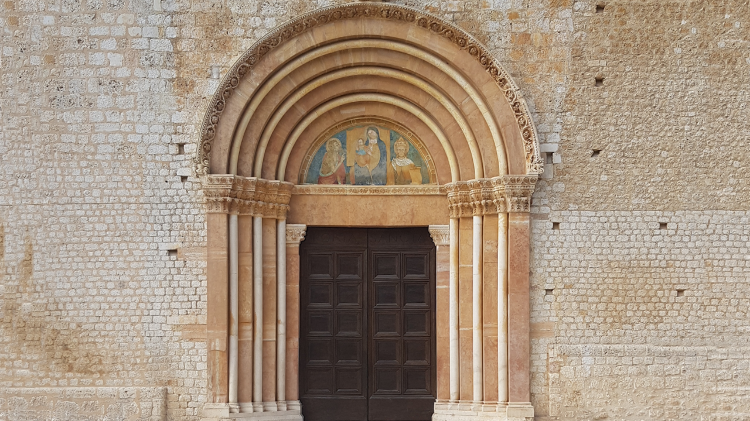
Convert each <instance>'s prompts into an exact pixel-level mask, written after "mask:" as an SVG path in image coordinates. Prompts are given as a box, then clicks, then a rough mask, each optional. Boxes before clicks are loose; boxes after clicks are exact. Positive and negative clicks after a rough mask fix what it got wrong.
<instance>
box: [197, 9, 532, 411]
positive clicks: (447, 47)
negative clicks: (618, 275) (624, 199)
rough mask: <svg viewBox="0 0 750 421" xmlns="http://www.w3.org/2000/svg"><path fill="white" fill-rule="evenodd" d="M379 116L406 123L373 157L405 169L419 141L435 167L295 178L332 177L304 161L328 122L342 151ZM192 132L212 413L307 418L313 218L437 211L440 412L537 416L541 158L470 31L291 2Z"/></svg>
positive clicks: (400, 218) (521, 113) (331, 220)
mask: <svg viewBox="0 0 750 421" xmlns="http://www.w3.org/2000/svg"><path fill="white" fill-rule="evenodd" d="M371 125H378V127H381V128H382V127H385V126H388V127H391V129H385V128H382V130H384V132H382V133H388V135H389V136H391V135H394V133H395V135H400V133H398V131H400V132H402V133H408V135H404V136H400V137H399V136H396V137H392V138H386V140H384V141H382V143H385V144H386V146H385V147H384V149H382V151H381V152H378V155H377V156H379V157H381V158H378V159H381V160H383V161H382V162H385V163H387V164H388V165H390V166H393V171H405V170H403V168H406V166H407V165H414V162H413V161H411V160H410V159H405V155H404V153H406V151H407V150H409V151H410V152H409V153H415V154H416V153H417V152H416V151H418V154H417V155H414V156H413V155H410V156H411V157H412V158H414V159H417V158H416V156H418V157H421V158H423V159H422V160H421V161H418V162H422V163H423V164H424V166H423V167H418V168H426V170H425V172H424V174H428V173H429V174H428V175H425V176H422V175H419V174H416V173H414V174H416V175H409V177H410V178H404V177H405V176H404V175H403V173H399V174H401V175H399V177H401V178H399V180H400V181H399V183H391V182H390V181H389V183H391V184H389V183H386V184H387V185H382V183H381V184H379V185H376V184H377V183H375V182H372V183H371V185H359V184H360V183H355V181H354V180H356V173H352V172H353V171H354V164H347V167H351V170H348V171H349V172H347V176H346V177H344V178H336V177H334V178H328V179H327V180H333V179H335V180H336V182H337V183H339V185H330V184H328V185H326V184H312V183H311V184H304V183H303V180H313V179H315V180H318V182H319V183H321V181H320V180H322V179H326V178H325V177H329V176H330V174H331V173H330V172H325V171H323V170H322V168H323V167H322V163H321V161H320V159H321V158H316V159H319V160H318V161H316V162H318V164H317V168H318V169H316V170H314V172H312V174H315V175H314V176H313V177H307V174H308V173H309V172H310V168H312V167H311V166H310V163H311V162H312V160H313V156H317V157H321V156H323V158H322V159H323V160H325V156H326V154H327V153H328V152H327V150H325V151H324V150H323V149H321V148H325V147H327V146H326V145H327V144H328V140H331V139H332V136H343V137H342V138H341V140H339V141H334V142H333V143H332V145H334V146H333V149H334V150H337V152H336V153H338V154H339V155H336V157H337V159H339V161H337V162H338V165H339V166H341V165H342V164H341V162H342V161H341V160H345V159H351V158H346V157H345V153H349V154H350V156H351V154H354V153H355V151H353V148H354V146H351V145H353V144H355V143H357V141H355V140H358V141H361V140H362V139H357V136H358V135H356V136H355V135H352V136H354V137H353V138H352V139H351V140H352V142H348V141H347V139H348V136H349V131H348V130H349V129H351V132H352V133H354V132H356V130H361V133H367V135H369V134H370V132H371V130H370V129H371ZM355 126H356V127H355ZM360 126H361V127H360ZM362 127H364V128H366V130H365V129H364V128H362ZM339 129H341V130H339ZM378 130H381V129H376V130H374V132H375V133H376V134H377V132H378ZM342 133H344V134H342ZM357 133H359V132H357ZM379 136H380V135H379V134H378V139H380V138H379ZM326 138H327V139H326ZM404 139H408V141H407V140H404ZM199 141H200V145H199V148H198V152H197V154H196V157H195V158H194V163H195V170H196V174H197V175H198V176H200V177H201V179H202V180H203V191H204V194H205V197H206V199H207V205H208V206H207V208H208V215H207V236H208V240H207V244H208V245H207V249H208V250H207V256H208V259H207V263H208V265H207V266H208V269H207V278H208V288H207V296H208V298H207V301H208V303H207V335H208V364H207V374H208V384H207V389H208V397H207V400H206V404H205V406H204V416H205V417H207V418H216V417H228V416H229V413H232V412H234V413H239V414H246V415H243V416H239V418H243V417H245V418H248V419H254V418H253V417H256V415H257V414H258V413H264V415H257V417H256V418H257V419H284V420H297V419H301V407H300V401H299V399H300V389H299V388H300V385H299V384H298V383H297V381H298V377H297V373H298V370H299V367H300V365H299V361H298V355H299V349H298V346H299V338H300V332H299V326H300V325H299V316H300V314H299V305H300V297H299V274H300V267H299V264H300V263H299V262H300V260H299V259H300V257H299V243H300V241H302V240H303V239H304V235H305V229H306V228H305V227H306V226H307V225H314V226H321V227H334V226H339V227H407V226H411V227H428V226H429V232H430V234H431V236H432V238H433V240H434V242H435V245H436V252H435V256H436V257H435V259H436V261H437V262H438V263H437V269H436V275H435V276H436V277H437V281H436V283H437V285H438V286H437V288H438V289H437V291H438V292H437V293H436V298H435V306H436V307H435V308H436V309H437V313H436V331H437V332H438V333H437V335H438V336H437V338H438V339H437V342H436V343H437V345H436V347H437V348H436V351H435V360H436V367H437V368H436V370H437V371H436V373H437V374H436V379H437V380H436V384H437V386H436V388H435V391H434V392H435V393H434V397H435V398H436V401H435V403H434V414H435V417H434V418H433V419H434V420H450V419H457V418H460V419H468V418H466V417H477V419H483V418H482V417H484V416H486V415H487V413H492V412H496V413H502V414H503V415H501V416H493V419H508V418H523V417H529V416H533V408H532V407H531V404H530V403H529V402H530V380H529V376H530V372H529V364H530V362H529V343H530V340H529V314H528V312H529V295H528V294H529V291H528V290H529V288H528V281H529V280H528V276H529V275H528V274H529V270H528V266H529V262H528V257H529V247H530V241H529V234H530V226H529V222H530V218H529V211H530V207H531V195H532V192H533V190H534V186H535V183H536V179H537V176H538V174H539V173H541V172H542V160H541V159H540V153H539V145H538V142H537V135H536V131H535V128H534V125H533V123H532V120H531V118H530V115H529V111H528V109H527V106H526V104H525V102H524V100H523V98H522V97H521V94H520V91H519V89H518V87H517V86H516V85H515V84H514V83H513V81H512V80H511V78H510V77H509V75H508V73H507V71H506V70H505V69H504V68H503V67H502V66H501V65H500V63H498V61H497V60H496V59H495V58H494V57H492V55H491V54H490V53H489V52H488V51H487V50H486V48H484V47H483V46H482V45H481V44H480V43H479V42H477V41H476V40H475V39H474V38H473V37H472V36H471V35H470V34H468V33H466V32H465V31H463V30H462V29H460V28H457V27H455V26H453V25H451V24H450V23H447V22H445V21H443V20H441V19H439V18H437V17H435V16H432V15H430V14H427V13H424V12H422V11H419V10H416V9H412V8H409V7H404V6H397V5H390V4H384V3H375V2H357V3H352V4H348V5H343V6H336V7H329V8H323V9H319V10H317V11H314V12H311V13H308V14H305V15H303V16H300V17H297V18H294V19H292V20H290V21H289V22H288V23H286V24H284V25H282V26H280V27H279V28H277V29H275V30H274V31H272V32H271V33H270V34H268V35H267V36H265V37H264V38H262V39H261V40H260V41H258V42H257V43H256V44H255V45H254V46H253V47H252V48H250V49H249V50H248V51H246V52H245V53H244V54H243V55H242V56H241V57H240V58H239V59H238V60H237V61H236V62H235V63H234V64H233V65H232V66H231V68H230V69H229V71H228V73H227V74H226V75H225V77H224V78H223V80H222V82H221V84H220V86H219V88H218V90H217V92H216V93H215V95H214V96H213V98H212V99H211V101H210V103H209V106H208V110H207V111H206V114H205V117H204V120H203V125H202V127H201V132H200V140H199ZM324 141H325V144H324ZM379 141H380V140H379ZM375 143H376V144H377V142H375ZM372 144H373V143H370V145H372ZM336 145H338V146H336ZM343 145H350V147H351V148H350V150H349V151H348V152H346V151H344V152H342V151H341V148H345V146H343ZM389 145H390V146H389ZM395 145H400V146H399V148H398V150H396V149H395ZM404 145H406V146H404ZM336 148H338V149H336ZM388 148H390V149H388ZM409 148H412V149H409ZM359 151H360V149H357V152H359ZM399 151H401V152H399ZM324 152H325V154H324ZM399 153H400V154H401V155H398V154H399ZM315 154H317V155H315ZM386 157H387V158H386ZM397 159H398V160H397ZM347 162H348V161H347ZM357 162H359V161H357ZM376 162H380V161H376ZM399 162H400V163H404V162H406V163H407V164H400V163H399ZM409 162H410V163H411V164H408V163H409ZM357 165H360V164H357ZM362 165H364V164H362ZM396 166H400V167H399V168H401V169H397V168H396ZM329 167H330V165H329ZM359 168H364V167H363V166H360V167H359ZM371 170H372V168H371ZM412 170H415V169H414V168H411V169H410V170H408V171H412ZM387 171H391V169H390V168H389V169H388V170H387ZM418 171H421V169H420V170H418ZM318 174H319V175H320V177H318ZM410 174H412V173H410ZM420 174H421V173H420ZM350 176H351V177H350ZM337 177H338V176H337ZM389 177H390V178H389V180H391V181H393V180H394V178H393V173H389ZM411 177H414V178H411ZM370 179H371V180H372V179H373V177H372V173H371V174H370ZM342 180H346V181H342ZM404 180H407V181H406V182H404ZM414 180H420V181H414ZM422 180H426V182H422ZM409 181H411V184H409ZM305 182H306V183H309V182H310V181H305ZM395 184H399V185H395ZM467 286H468V289H466V288H467ZM459 287H460V288H461V293H460V295H459ZM490 291H495V292H496V293H489V292H490ZM250 297H251V298H250ZM493 313H495V314H496V315H497V316H496V317H497V318H496V320H489V321H485V322H483V321H482V317H485V316H486V315H487V314H493ZM459 315H460V317H459ZM510 315H512V317H511V316H510ZM490 319H492V318H490ZM485 325H486V326H488V327H489V328H488V329H485V328H484V326H485ZM468 331H471V333H470V334H467V332H468ZM441 335H442V336H441ZM459 356H460V358H459ZM485 365H486V367H489V368H485ZM243 373H244V374H243ZM488 402H491V403H492V404H488ZM253 414H255V415H253ZM503 417H505V418H503Z"/></svg>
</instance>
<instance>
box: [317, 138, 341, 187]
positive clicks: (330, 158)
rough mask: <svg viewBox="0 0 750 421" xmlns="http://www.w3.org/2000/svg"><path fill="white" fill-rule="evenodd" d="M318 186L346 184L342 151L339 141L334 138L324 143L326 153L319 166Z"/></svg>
mask: <svg viewBox="0 0 750 421" xmlns="http://www.w3.org/2000/svg"><path fill="white" fill-rule="evenodd" d="M318 184H346V168H345V167H344V151H343V149H342V147H341V141H340V140H338V139H336V138H335V137H333V138H330V139H328V141H327V142H326V153H325V154H324V155H323V163H322V164H321V166H320V173H319V175H318Z"/></svg>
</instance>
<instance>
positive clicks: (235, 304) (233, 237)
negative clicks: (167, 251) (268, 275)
mask: <svg viewBox="0 0 750 421" xmlns="http://www.w3.org/2000/svg"><path fill="white" fill-rule="evenodd" d="M238 238H239V229H238V226H237V214H231V215H229V403H237V380H238V378H239V372H238V366H239V365H238V362H239V355H238V351H239V347H238V336H239V326H238V322H239V313H240V309H239V241H238Z"/></svg>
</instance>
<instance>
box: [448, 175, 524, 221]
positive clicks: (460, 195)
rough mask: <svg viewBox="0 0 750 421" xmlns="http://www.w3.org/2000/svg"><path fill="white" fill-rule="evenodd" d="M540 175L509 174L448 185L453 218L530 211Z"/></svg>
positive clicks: (449, 204)
mask: <svg viewBox="0 0 750 421" xmlns="http://www.w3.org/2000/svg"><path fill="white" fill-rule="evenodd" d="M536 180H537V176H536V175H535V174H532V175H506V176H502V177H493V178H478V179H474V180H469V181H457V182H454V183H450V184H446V185H445V192H446V193H447V195H448V207H449V210H450V217H451V218H464V217H469V216H482V215H494V214H498V213H505V212H529V211H530V210H531V194H532V193H533V192H534V187H535V186H536Z"/></svg>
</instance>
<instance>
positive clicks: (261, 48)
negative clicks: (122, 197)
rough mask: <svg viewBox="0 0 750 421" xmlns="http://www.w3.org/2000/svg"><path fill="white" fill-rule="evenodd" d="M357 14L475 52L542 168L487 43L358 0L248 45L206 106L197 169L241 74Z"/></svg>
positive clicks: (425, 17)
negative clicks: (305, 34) (278, 51)
mask: <svg viewBox="0 0 750 421" xmlns="http://www.w3.org/2000/svg"><path fill="white" fill-rule="evenodd" d="M354 18H379V19H392V20H399V21H403V22H408V23H413V24H415V25H417V26H419V27H422V28H425V29H428V30H430V31H432V32H434V33H436V34H439V35H441V36H443V37H445V38H447V39H449V40H450V41H451V42H453V43H454V44H455V45H457V46H458V47H459V48H461V49H463V50H465V51H467V52H468V53H469V55H471V56H472V57H474V58H475V59H476V60H477V61H478V62H479V63H480V64H481V65H482V66H483V67H484V69H485V70H486V71H487V73H489V74H490V76H491V77H492V78H493V80H494V81H495V83H497V85H498V86H499V87H500V88H501V89H502V90H503V92H504V93H505V97H506V99H507V100H508V102H509V103H510V105H511V107H512V109H513V112H514V114H515V117H516V121H517V122H518V127H519V128H520V130H521V134H522V136H523V140H524V147H525V152H526V167H527V173H528V174H541V173H542V171H543V161H542V159H541V155H540V153H539V142H538V139H537V134H536V131H535V129H534V126H533V124H532V120H531V115H530V113H529V110H528V107H527V106H526V102H525V101H524V100H523V99H522V98H521V95H520V91H519V89H518V87H517V86H515V84H514V83H513V81H512V80H511V78H510V75H509V74H508V72H507V71H506V70H505V69H504V68H503V67H502V65H501V64H500V63H499V62H498V61H497V60H496V59H495V58H494V57H493V56H492V54H490V53H489V52H488V51H487V50H486V49H485V48H484V46H482V45H481V44H480V43H479V42H478V41H477V40H475V39H474V37H472V36H471V35H469V34H468V33H467V32H465V31H464V30H462V29H460V28H458V27H456V26H453V25H451V24H449V23H446V22H443V21H441V20H440V19H439V18H437V17H435V16H432V15H430V14H428V13H425V12H422V11H419V10H415V9H412V8H409V7H404V6H397V5H390V4H374V3H359V4H350V5H344V6H335V7H330V8H324V9H321V10H318V11H315V12H311V13H308V14H304V15H302V16H300V17H299V18H297V19H294V20H292V21H291V22H288V23H286V24H285V25H282V26H280V27H279V28H276V29H275V30H274V31H272V32H271V33H270V34H268V35H266V36H265V37H263V38H261V39H260V40H259V41H258V42H257V43H255V45H254V46H253V47H252V48H250V50H248V51H246V52H245V53H244V54H243V55H242V57H241V58H240V59H239V60H237V62H236V63H235V64H234V66H232V68H231V69H230V70H229V73H228V74H227V76H226V77H225V78H224V80H223V81H222V83H221V85H220V86H219V89H218V90H217V92H216V94H214V97H213V98H212V99H211V103H210V105H209V108H208V110H209V111H208V112H207V113H206V116H205V118H204V120H203V125H202V127H201V137H200V145H199V147H198V153H197V156H196V157H195V158H194V163H195V168H196V174H197V175H198V176H203V175H206V174H207V173H208V166H209V157H210V155H211V144H212V142H213V139H214V136H215V135H216V129H217V126H218V124H219V120H220V118H221V115H222V112H223V111H224V108H225V106H226V102H227V99H228V98H229V97H230V96H231V95H232V93H233V92H234V90H235V89H236V88H237V86H238V85H239V83H240V80H241V79H242V78H243V77H244V76H245V75H246V74H248V72H250V70H252V68H253V66H255V64H256V63H258V61H259V60H261V59H262V58H263V56H265V55H266V54H268V52H270V51H271V50H273V49H274V48H276V47H278V46H279V45H281V44H282V43H284V42H285V41H287V40H289V39H291V38H293V37H296V36H297V35H299V34H301V33H303V32H305V31H307V30H309V29H311V28H313V27H315V26H318V25H322V24H326V23H329V22H333V21H339V20H346V19H354Z"/></svg>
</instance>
